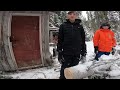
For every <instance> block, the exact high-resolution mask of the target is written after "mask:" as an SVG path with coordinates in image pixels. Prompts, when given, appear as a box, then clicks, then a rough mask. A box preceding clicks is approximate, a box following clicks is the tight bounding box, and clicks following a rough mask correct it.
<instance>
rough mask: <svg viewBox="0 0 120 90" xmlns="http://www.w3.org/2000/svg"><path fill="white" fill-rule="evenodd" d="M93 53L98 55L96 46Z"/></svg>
mask: <svg viewBox="0 0 120 90" xmlns="http://www.w3.org/2000/svg"><path fill="white" fill-rule="evenodd" d="M94 53H95V54H97V53H98V46H94Z"/></svg>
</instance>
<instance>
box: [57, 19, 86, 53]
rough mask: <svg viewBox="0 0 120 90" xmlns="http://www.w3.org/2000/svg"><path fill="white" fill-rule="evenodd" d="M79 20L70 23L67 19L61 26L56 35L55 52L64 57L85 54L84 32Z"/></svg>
mask: <svg viewBox="0 0 120 90" xmlns="http://www.w3.org/2000/svg"><path fill="white" fill-rule="evenodd" d="M80 23H81V20H80V19H76V20H75V22H74V23H71V22H70V21H69V20H68V19H67V20H66V22H64V23H63V24H61V26H60V28H59V33H58V44H57V50H58V52H59V51H63V54H65V55H76V54H82V55H84V54H86V44H85V32H84V29H83V26H82V25H80Z"/></svg>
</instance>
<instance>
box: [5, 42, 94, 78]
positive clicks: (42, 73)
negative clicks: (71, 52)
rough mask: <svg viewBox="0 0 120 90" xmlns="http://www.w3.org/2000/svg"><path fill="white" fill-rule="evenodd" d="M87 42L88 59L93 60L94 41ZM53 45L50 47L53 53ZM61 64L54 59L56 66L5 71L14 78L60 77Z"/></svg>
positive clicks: (6, 74)
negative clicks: (11, 71) (12, 71)
mask: <svg viewBox="0 0 120 90" xmlns="http://www.w3.org/2000/svg"><path fill="white" fill-rule="evenodd" d="M86 44H87V56H86V60H87V61H89V60H92V59H93V58H94V47H93V43H92V41H91V42H86ZM52 49H53V47H50V52H51V53H52ZM59 70H60V64H59V62H58V60H57V58H56V59H54V66H51V67H43V68H36V69H30V70H26V71H18V72H14V73H5V76H10V77H12V78H13V79H59Z"/></svg>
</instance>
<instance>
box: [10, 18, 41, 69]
mask: <svg viewBox="0 0 120 90" xmlns="http://www.w3.org/2000/svg"><path fill="white" fill-rule="evenodd" d="M10 41H11V42H12V48H13V53H14V56H15V60H16V62H17V65H18V68H21V67H30V66H35V65H40V64H41V63H42V62H41V55H40V43H39V16H12V22H11V38H10Z"/></svg>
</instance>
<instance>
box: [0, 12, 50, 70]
mask: <svg viewBox="0 0 120 90" xmlns="http://www.w3.org/2000/svg"><path fill="white" fill-rule="evenodd" d="M50 61H51V58H50V52H49V12H48V11H0V70H2V71H14V70H22V69H27V68H34V67H40V66H47V65H49V63H50Z"/></svg>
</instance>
